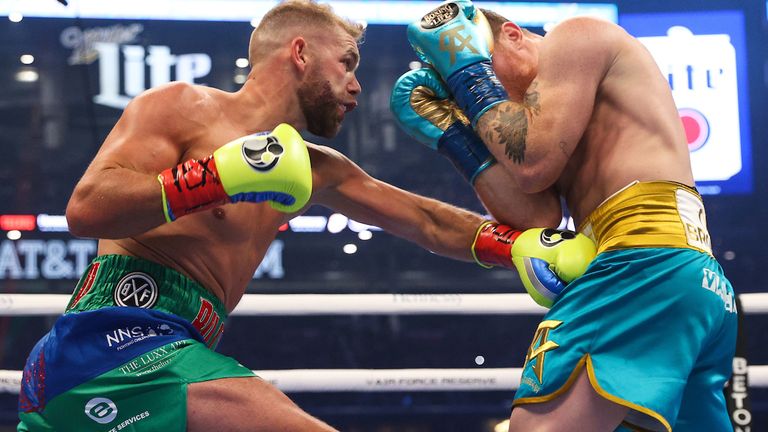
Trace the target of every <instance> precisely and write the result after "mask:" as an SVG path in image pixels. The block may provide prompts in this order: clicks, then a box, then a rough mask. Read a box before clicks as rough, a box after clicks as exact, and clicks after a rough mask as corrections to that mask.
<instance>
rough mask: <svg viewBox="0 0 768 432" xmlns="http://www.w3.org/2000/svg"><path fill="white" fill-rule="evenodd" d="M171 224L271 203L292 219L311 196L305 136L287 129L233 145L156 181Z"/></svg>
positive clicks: (255, 136) (185, 164)
mask: <svg viewBox="0 0 768 432" xmlns="http://www.w3.org/2000/svg"><path fill="white" fill-rule="evenodd" d="M157 179H158V181H159V182H160V185H161V187H162V196H163V211H164V213H165V219H166V221H168V222H171V221H174V220H176V219H177V218H179V217H181V216H184V215H187V214H190V213H195V212H198V211H202V210H206V209H209V208H212V207H216V206H220V205H223V204H229V203H238V202H253V203H257V202H263V201H269V203H270V205H271V206H272V208H274V209H275V210H279V211H281V212H286V213H293V212H296V211H298V210H300V209H301V208H302V207H304V206H305V205H306V204H307V202H309V198H310V196H311V195H312V166H311V165H310V162H309V152H308V151H307V146H306V144H305V143H304V140H303V139H302V138H301V135H299V133H298V132H297V131H296V129H294V128H293V127H291V126H290V125H288V124H281V125H279V126H277V127H276V128H275V129H274V130H273V131H272V132H269V133H260V134H254V135H248V136H245V137H242V138H238V139H236V140H234V141H231V142H229V143H227V144H225V145H223V146H222V147H220V148H219V149H217V150H216V151H215V152H213V154H212V155H210V156H208V157H205V158H203V159H199V160H198V159H191V160H188V161H186V162H183V163H181V164H179V165H177V166H176V167H173V168H168V169H166V170H165V171H163V172H161V173H160V174H159V175H158V176H157Z"/></svg>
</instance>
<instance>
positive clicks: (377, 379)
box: [0, 366, 768, 394]
mask: <svg viewBox="0 0 768 432" xmlns="http://www.w3.org/2000/svg"><path fill="white" fill-rule="evenodd" d="M253 372H254V373H256V374H257V375H259V376H260V377H262V378H264V379H265V380H267V381H269V382H271V383H272V384H274V385H275V386H276V387H277V388H279V389H280V390H282V391H284V392H287V393H291V392H392V391H409V392H410V391H512V390H515V389H517V385H518V383H519V382H520V375H521V374H522V369H520V368H496V369H491V368H489V369H292V370H264V371H253ZM748 380H749V386H750V387H768V366H750V367H749V377H748ZM20 386H21V371H12V370H0V393H13V394H18V392H19V388H20Z"/></svg>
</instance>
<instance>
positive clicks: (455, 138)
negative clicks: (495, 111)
mask: <svg viewBox="0 0 768 432" xmlns="http://www.w3.org/2000/svg"><path fill="white" fill-rule="evenodd" d="M437 151H438V152H439V153H440V154H442V155H444V156H446V157H447V158H448V159H450V160H451V162H452V163H453V165H454V166H455V167H456V169H457V170H458V171H459V172H460V173H461V174H462V175H463V176H464V178H465V179H467V181H468V182H469V183H470V184H475V179H476V178H477V176H478V175H479V174H480V173H481V172H483V170H485V169H486V168H488V167H490V166H491V165H493V164H494V163H496V159H494V157H493V155H491V152H489V151H488V148H487V147H486V146H485V144H484V143H483V141H482V140H481V139H480V137H479V136H477V134H476V133H475V131H474V130H472V129H471V128H469V127H468V126H466V125H464V123H462V122H461V121H456V122H454V123H453V124H452V125H451V126H449V127H448V129H446V130H445V132H444V133H443V135H442V136H441V137H440V139H439V140H438V141H437Z"/></svg>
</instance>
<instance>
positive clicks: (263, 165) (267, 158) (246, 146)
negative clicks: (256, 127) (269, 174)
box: [243, 135, 284, 171]
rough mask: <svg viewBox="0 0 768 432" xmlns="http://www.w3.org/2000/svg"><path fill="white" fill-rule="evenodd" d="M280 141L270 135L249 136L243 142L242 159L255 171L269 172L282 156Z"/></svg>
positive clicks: (282, 150)
mask: <svg viewBox="0 0 768 432" xmlns="http://www.w3.org/2000/svg"><path fill="white" fill-rule="evenodd" d="M283 152H284V149H283V146H282V145H280V141H278V140H277V138H275V137H273V136H271V135H266V136H264V135H260V136H250V137H248V138H247V139H246V140H245V141H244V142H243V159H245V161H246V162H248V165H250V166H252V167H253V168H254V169H255V170H257V171H269V170H271V169H272V168H274V167H275V165H277V162H278V161H279V160H280V156H281V155H282V154H283Z"/></svg>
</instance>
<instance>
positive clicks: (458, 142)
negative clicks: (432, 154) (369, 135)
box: [389, 68, 496, 184]
mask: <svg viewBox="0 0 768 432" xmlns="http://www.w3.org/2000/svg"><path fill="white" fill-rule="evenodd" d="M389 107H390V109H391V110H392V113H393V114H394V115H395V119H396V120H397V122H398V123H399V124H400V127H401V128H402V129H403V130H404V131H405V132H406V133H407V134H408V135H410V136H412V137H413V138H415V139H416V140H417V141H419V142H421V143H422V144H425V145H427V146H429V147H430V148H432V149H433V150H437V151H438V152H439V153H440V154H442V155H444V156H446V157H447V158H448V159H450V161H451V162H452V163H453V165H454V166H455V167H456V169H457V170H458V171H459V172H460V173H461V174H462V175H463V176H464V178H466V179H467V181H468V182H469V183H470V184H474V182H475V179H476V178H477V176H478V175H479V174H480V173H481V172H482V171H483V170H485V169H486V168H488V167H490V166H491V165H493V164H494V163H495V162H496V160H495V159H494V158H493V156H492V155H491V153H490V152H489V151H488V149H487V148H486V147H485V144H483V142H482V140H481V139H480V137H479V136H477V134H476V133H475V131H474V130H472V128H470V127H469V126H467V124H468V123H469V120H467V117H466V116H465V115H464V113H462V112H461V110H460V109H459V107H458V106H456V104H455V103H454V102H453V101H452V100H451V99H450V95H449V94H448V90H447V89H446V88H445V84H443V82H442V81H441V80H440V77H439V76H438V75H437V72H435V71H434V70H432V69H428V68H423V69H417V70H412V71H410V72H406V73H405V74H403V75H402V76H401V77H400V78H399V79H398V80H397V82H396V83H395V86H394V88H393V89H392V96H391V97H390V99H389Z"/></svg>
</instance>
